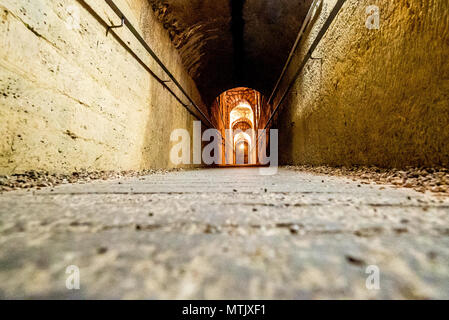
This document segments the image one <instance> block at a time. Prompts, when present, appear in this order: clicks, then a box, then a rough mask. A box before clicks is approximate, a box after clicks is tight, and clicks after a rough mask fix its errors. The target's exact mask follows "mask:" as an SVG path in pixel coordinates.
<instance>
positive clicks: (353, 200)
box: [0, 168, 449, 299]
mask: <svg viewBox="0 0 449 320" xmlns="http://www.w3.org/2000/svg"><path fill="white" fill-rule="evenodd" d="M258 173H259V172H258V169H257V168H229V169H204V170H192V171H183V172H173V173H169V174H155V175H150V176H146V177H144V178H142V177H131V178H123V179H120V180H109V181H95V182H92V183H87V184H67V185H61V186H57V187H55V188H54V190H53V191H51V190H50V188H44V189H42V190H39V191H35V192H26V191H15V192H9V193H5V194H2V195H0V248H1V249H0V298H56V299H73V298H146V299H270V298H275V299H312V298H314V299H324V298H360V299H364V298H397V299H410V298H446V299H447V298H449V286H448V285H447V284H448V283H449V209H448V208H449V200H448V198H441V197H436V196H434V195H431V194H422V193H418V192H415V191H413V190H411V189H395V188H392V187H385V186H380V185H375V184H371V185H369V184H363V185H360V184H359V183H358V182H357V181H352V179H347V178H344V177H333V176H326V175H314V174H309V173H305V172H298V171H292V170H287V169H280V170H279V172H278V174H277V175H274V176H261V175H259V174H258ZM323 181H324V182H323ZM70 265H76V266H78V267H79V268H80V276H81V289H80V290H75V291H69V290H67V289H66V287H65V281H66V277H67V275H66V273H65V271H66V268H67V267H68V266H70ZM371 265H375V266H377V267H378V268H379V270H380V289H379V290H369V289H367V287H366V285H365V283H366V279H367V277H368V274H367V273H366V268H367V267H368V266H371Z"/></svg>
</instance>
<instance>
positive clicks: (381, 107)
mask: <svg viewBox="0 0 449 320" xmlns="http://www.w3.org/2000/svg"><path fill="white" fill-rule="evenodd" d="M335 2H336V1H335V0H324V3H323V6H322V7H321V10H320V11H319V13H318V17H317V18H316V21H315V23H314V25H313V27H310V28H309V30H307V34H306V36H305V39H304V40H303V42H302V44H301V49H300V50H298V53H297V55H296V56H295V59H294V61H293V64H292V67H291V68H290V70H289V74H288V77H287V79H286V80H285V81H284V83H283V87H282V88H281V90H280V91H281V92H283V90H284V88H285V86H286V83H287V80H288V79H292V74H293V73H294V72H295V70H296V67H297V65H298V64H299V61H301V59H302V57H303V56H304V53H305V49H308V48H309V46H310V44H311V43H312V41H313V40H314V39H315V36H316V34H317V32H318V31H319V30H320V28H321V26H322V25H323V23H324V21H325V18H326V17H327V16H328V14H329V12H330V11H331V9H332V7H333V6H334V4H335ZM373 4H374V5H377V6H378V7H379V8H380V17H381V20H380V29H379V30H369V29H367V28H366V27H365V21H366V19H367V14H366V11H365V10H366V7H367V6H369V5H373ZM313 57H314V58H316V59H313V60H310V61H309V62H308V64H307V66H306V68H305V69H304V71H303V73H302V74H301V75H300V76H299V77H298V79H297V80H296V82H295V86H294V88H293V90H292V92H291V94H290V95H289V96H288V99H287V101H286V103H285V105H284V107H283V110H282V112H281V115H280V119H279V121H280V122H279V123H281V124H282V125H281V126H279V127H280V157H281V162H283V163H295V164H331V165H350V164H365V165H379V166H385V167H403V166H407V165H445V166H447V165H449V2H448V1H447V0H394V1H391V0H378V1H376V0H348V1H347V3H346V4H345V5H344V7H343V9H342V11H341V12H340V14H339V16H338V17H337V19H336V20H335V22H334V23H333V25H332V26H331V28H330V29H329V31H328V33H327V34H326V36H325V37H324V38H323V40H322V41H321V43H320V45H319V46H318V48H317V50H316V51H315V53H314V54H313ZM278 98H279V97H278Z"/></svg>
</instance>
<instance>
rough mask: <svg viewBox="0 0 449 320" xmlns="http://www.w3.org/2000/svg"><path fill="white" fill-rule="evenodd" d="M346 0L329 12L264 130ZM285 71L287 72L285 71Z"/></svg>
mask: <svg viewBox="0 0 449 320" xmlns="http://www.w3.org/2000/svg"><path fill="white" fill-rule="evenodd" d="M345 2H346V0H338V1H337V3H336V4H335V6H334V8H333V9H332V11H331V13H330V14H329V17H328V18H327V20H326V22H325V23H324V25H323V27H322V28H321V30H320V32H319V33H318V35H317V36H316V38H315V41H314V42H313V43H312V45H311V46H310V49H309V51H308V52H307V54H306V56H305V57H304V59H303V61H302V62H301V64H300V65H299V68H298V70H297V71H296V73H295V75H294V76H293V79H292V80H291V81H290V83H289V85H288V87H287V89H286V90H285V92H284V94H283V95H282V96H281V99H280V100H279V102H278V104H277V105H276V108H275V109H274V111H273V112H272V113H271V116H270V118H269V119H268V122H267V124H266V125H265V128H264V130H266V129H267V128H268V126H269V125H270V123H271V122H272V121H273V118H274V116H275V115H276V113H277V112H278V111H279V107H280V106H281V105H282V103H283V102H284V100H285V98H286V97H287V94H288V93H289V92H290V90H291V89H292V87H293V85H294V84H295V81H296V79H297V78H298V76H299V75H300V74H301V72H302V70H303V69H304V67H305V66H306V64H307V62H308V61H309V59H310V58H311V57H312V54H313V52H314V51H315V49H316V47H317V46H318V44H319V43H320V41H321V39H322V38H323V37H324V35H325V34H326V32H327V30H328V29H329V27H330V25H331V24H332V22H333V21H334V20H335V18H336V17H337V15H338V13H339V12H340V9H341V8H342V7H343V5H344V4H345ZM284 73H285V72H284Z"/></svg>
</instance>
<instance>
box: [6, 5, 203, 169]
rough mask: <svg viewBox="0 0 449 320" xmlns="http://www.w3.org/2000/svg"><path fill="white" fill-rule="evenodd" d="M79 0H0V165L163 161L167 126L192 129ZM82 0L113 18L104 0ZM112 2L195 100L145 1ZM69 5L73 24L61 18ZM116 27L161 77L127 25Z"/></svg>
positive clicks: (150, 164) (142, 165) (154, 164)
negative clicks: (73, 19)
mask: <svg viewBox="0 0 449 320" xmlns="http://www.w3.org/2000/svg"><path fill="white" fill-rule="evenodd" d="M82 3H83V1H76V0H58V1H54V0H39V1H35V0H0V136H1V137H2V138H1V140H0V174H10V173H15V172H23V171H27V170H30V169H34V170H45V171H50V172H70V171H74V170H80V169H87V170H140V169H146V168H169V167H171V166H172V164H171V163H170V161H169V151H170V147H171V144H170V141H169V139H170V133H171V131H172V130H173V129H176V128H187V129H189V130H191V129H192V121H193V120H195V118H194V117H192V116H191V115H190V114H189V113H188V112H187V111H186V109H184V108H183V107H182V106H181V105H180V104H179V103H178V102H177V101H176V100H175V99H174V98H173V96H171V95H170V93H169V92H168V91H167V90H166V89H164V88H163V87H162V86H161V85H160V84H159V83H158V82H157V81H156V80H155V79H154V78H153V77H152V76H151V75H150V74H149V73H148V72H147V71H146V70H145V69H144V68H143V67H142V65H140V64H139V63H138V62H137V60H136V59H135V58H133V57H132V56H131V55H130V54H129V53H128V52H127V51H126V50H125V49H124V48H123V47H122V46H121V45H120V44H119V42H118V41H117V40H116V39H114V38H113V37H112V36H111V35H109V36H106V32H105V28H104V27H103V26H102V25H101V24H100V23H99V22H98V21H97V20H96V19H95V18H94V17H93V16H92V15H91V14H90V13H89V12H88V10H86V7H85V6H83V5H82ZM86 3H87V5H88V6H90V7H91V8H92V9H93V10H94V12H96V13H98V15H100V16H101V17H102V18H103V19H104V20H105V21H107V22H111V23H113V24H119V23H120V21H119V19H118V18H117V16H116V15H115V14H114V13H113V12H112V10H110V8H109V7H108V6H107V5H106V4H105V2H104V1H93V0H90V1H85V4H86ZM115 3H116V4H117V6H118V7H119V8H120V9H121V10H122V11H123V12H124V13H125V15H127V17H128V18H129V20H130V21H131V22H132V23H133V25H134V26H135V27H136V28H137V29H138V31H139V32H140V33H141V34H143V35H144V38H145V39H146V41H147V42H148V43H149V44H150V46H151V47H152V48H153V50H154V51H155V52H156V53H157V54H158V55H159V56H160V57H163V59H162V60H163V61H164V62H165V63H166V64H167V66H168V68H169V69H170V70H171V71H172V73H173V74H174V75H175V77H177V79H178V80H180V82H181V84H182V85H183V86H185V87H186V88H187V91H188V92H189V93H190V95H192V96H193V98H194V100H195V101H197V102H198V103H199V104H202V103H201V98H200V96H199V94H198V92H197V90H196V87H195V84H194V83H193V81H192V80H191V78H190V77H189V76H188V75H187V73H186V72H185V70H184V68H183V66H182V62H181V59H180V58H179V56H178V54H177V52H176V49H175V48H174V47H173V45H172V44H171V41H170V39H169V37H168V35H167V33H166V31H165V30H164V28H163V27H162V26H161V25H160V24H159V23H158V22H157V21H156V20H155V19H154V17H153V14H152V10H151V8H150V7H149V4H148V2H147V1H146V0H116V1H115ZM74 10H79V16H80V25H79V26H80V28H79V29H78V28H76V24H75V28H74V29H73V28H72V29H71V28H67V25H68V24H67V22H69V21H71V17H72V18H73V17H75V16H76V13H73V12H76V11H74ZM70 12H72V15H70ZM69 26H70V24H69ZM71 26H73V24H72V25H71ZM115 32H117V34H118V35H119V36H120V38H121V39H123V41H124V42H125V43H127V44H129V46H130V47H131V48H132V49H133V50H135V52H136V53H137V55H138V56H139V57H140V58H141V59H142V60H143V61H144V62H145V63H146V64H147V65H148V66H149V67H150V68H151V69H152V70H153V71H154V72H155V73H156V74H157V75H158V76H159V77H161V78H162V79H163V80H166V78H167V77H166V76H165V75H164V74H163V72H162V70H161V69H160V68H159V67H158V66H157V65H156V63H155V62H154V61H153V60H152V59H151V57H150V56H149V55H148V54H147V53H146V52H145V51H144V49H143V48H142V46H141V45H140V44H138V42H137V41H136V40H135V38H134V37H133V36H132V35H131V33H130V32H129V31H128V30H127V29H126V28H121V29H115ZM180 96H181V95H180ZM183 100H186V99H185V98H184V99H183Z"/></svg>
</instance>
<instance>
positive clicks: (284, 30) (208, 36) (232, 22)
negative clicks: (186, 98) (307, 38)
mask: <svg viewBox="0 0 449 320" xmlns="http://www.w3.org/2000/svg"><path fill="white" fill-rule="evenodd" d="M149 2H150V3H151V5H152V7H153V10H154V12H155V14H156V16H157V17H158V19H159V20H160V21H161V23H162V24H163V25H164V28H165V29H167V31H168V33H169V34H170V38H171V39H172V41H173V43H174V45H175V46H176V48H177V49H178V50H179V52H180V54H181V57H182V60H183V63H184V65H185V67H186V68H187V70H188V72H189V74H190V75H191V76H192V78H193V79H194V80H195V82H196V84H197V86H198V89H199V90H200V92H201V94H202V96H203V99H204V101H205V102H206V103H207V104H208V105H209V106H210V105H211V103H212V101H213V99H215V98H216V97H217V96H218V95H219V94H220V93H222V92H223V91H225V90H228V89H231V88H234V87H241V86H245V87H250V88H254V89H256V90H258V91H260V92H261V93H262V94H264V95H269V94H270V92H271V90H272V88H273V87H274V85H275V83H276V80H277V78H278V76H279V74H280V72H281V71H282V67H283V65H284V62H285V60H286V59H287V57H288V54H289V52H290V49H291V47H292V45H293V43H294V41H295V38H296V35H297V33H298V31H299V28H300V27H301V24H302V22H303V20H304V18H305V16H306V14H307V10H308V9H309V6H310V3H311V2H312V0H149Z"/></svg>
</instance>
